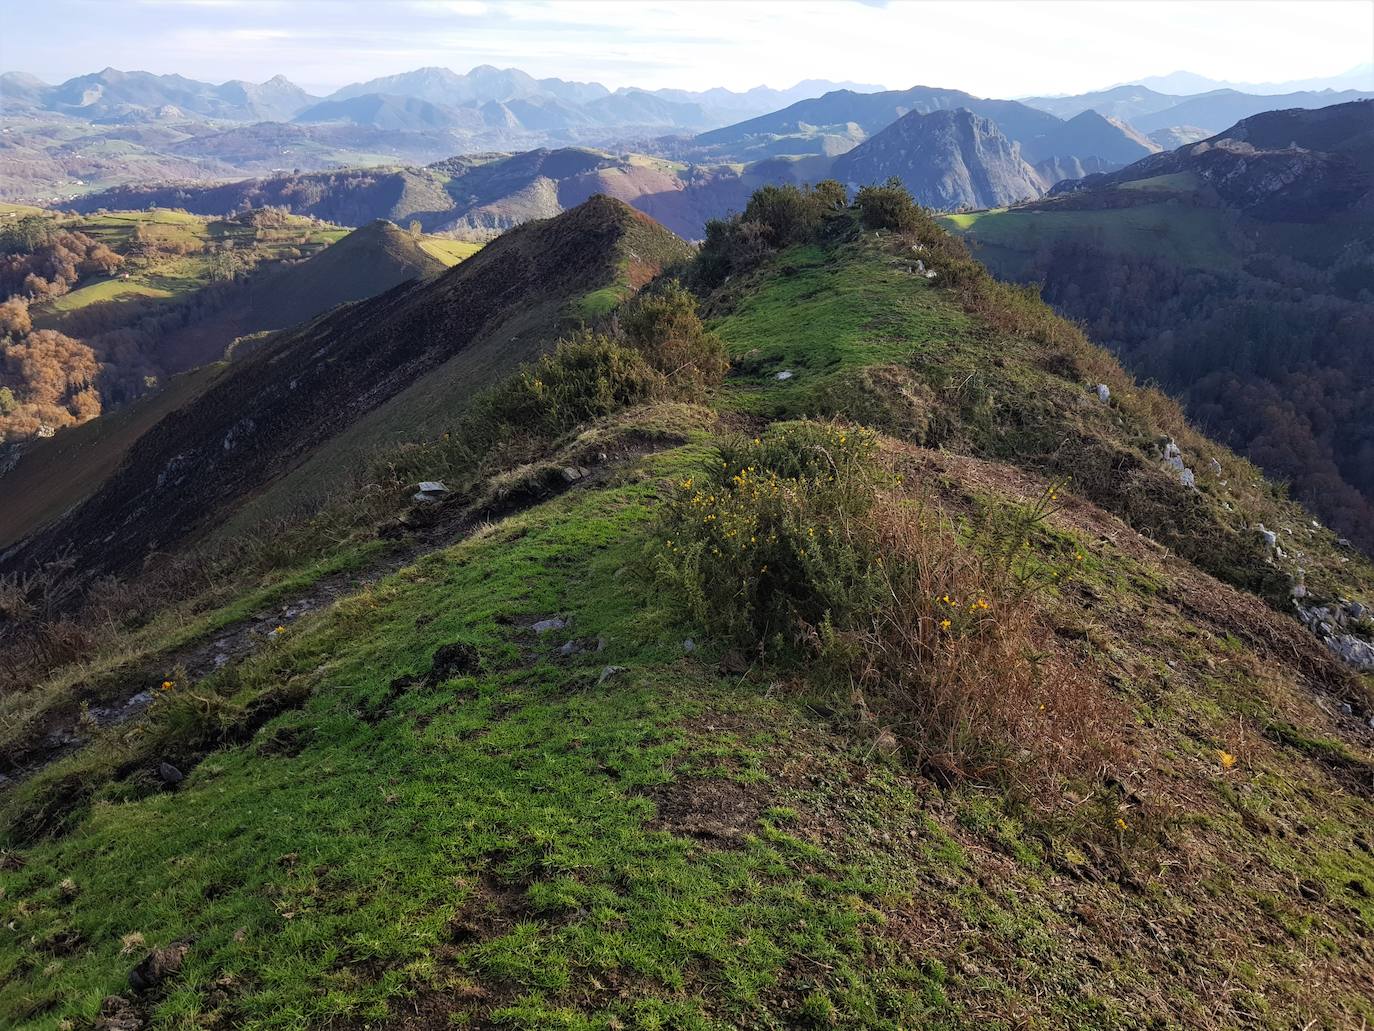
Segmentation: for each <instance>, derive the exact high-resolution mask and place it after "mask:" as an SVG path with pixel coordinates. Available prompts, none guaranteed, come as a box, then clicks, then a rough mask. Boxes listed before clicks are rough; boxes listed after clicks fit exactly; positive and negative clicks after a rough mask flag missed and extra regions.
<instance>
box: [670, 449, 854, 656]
mask: <svg viewBox="0 0 1374 1031" xmlns="http://www.w3.org/2000/svg"><path fill="white" fill-rule="evenodd" d="M874 447H875V443H874V438H873V435H872V434H870V433H867V432H866V431H861V430H854V429H850V428H847V427H842V426H839V425H833V424H816V423H779V424H777V425H775V426H773V427H770V428H769V429H768V430H767V431H766V432H765V433H764V434H763V435H762V436H761V437H758V438H754V439H752V440H750V439H747V438H739V439H737V440H734V441H731V442H729V443H727V444H726V445H725V446H723V447H722V448H721V449H720V451H719V455H718V457H717V458H715V459H714V460H713V462H712V465H711V468H710V469H709V471H708V472H707V473H705V474H704V475H702V476H692V477H687V478H686V479H684V480H682V481H681V482H680V483H679V484H678V494H677V497H676V498H675V499H674V501H673V503H672V505H671V507H670V511H669V514H668V516H667V529H666V531H665V534H664V538H663V540H662V541H661V542H660V545H659V550H658V554H657V562H656V566H657V571H658V578H659V582H660V584H661V585H662V586H664V587H665V588H666V589H667V590H668V592H669V593H670V594H671V595H672V596H673V597H674V598H676V599H677V600H678V601H679V602H680V603H681V604H683V605H684V606H685V608H686V610H687V611H688V613H690V615H691V617H692V618H693V619H694V620H696V621H697V622H699V623H700V624H701V625H702V626H704V627H706V628H707V629H708V630H710V631H711V632H713V633H716V634H719V635H720V636H722V637H725V638H728V639H730V640H731V641H732V642H733V643H735V644H737V645H739V646H741V647H745V648H749V649H753V650H762V651H765V652H768V653H770V654H772V655H774V656H775V657H776V656H782V655H784V654H786V653H787V652H788V650H789V649H791V648H792V647H793V646H794V645H795V643H796V641H797V640H798V639H799V638H800V637H801V636H804V635H807V634H814V633H815V629H816V628H817V627H818V626H820V625H821V624H822V623H823V622H825V621H827V620H845V619H848V618H849V617H850V615H851V614H852V613H853V612H854V611H856V610H857V609H859V608H861V607H863V606H865V605H867V604H868V603H869V602H870V581H869V576H870V566H871V564H872V555H873V546H872V541H871V540H870V533H869V530H868V528H867V525H866V521H865V516H866V514H867V512H868V510H869V508H870V507H871V505H872V504H873V497H874V491H875V488H876V486H877V483H876V477H877V476H878V469H877V467H876V465H875V464H874V463H873V460H872V456H873V451H874Z"/></svg>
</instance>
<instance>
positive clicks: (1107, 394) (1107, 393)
mask: <svg viewBox="0 0 1374 1031" xmlns="http://www.w3.org/2000/svg"><path fill="white" fill-rule="evenodd" d="M1097 399H1098V400H1099V401H1101V402H1102V403H1103V404H1104V405H1105V404H1106V403H1107V402H1109V401H1110V400H1111V399H1112V388H1111V387H1109V386H1107V384H1105V383H1099V384H1098V385H1097Z"/></svg>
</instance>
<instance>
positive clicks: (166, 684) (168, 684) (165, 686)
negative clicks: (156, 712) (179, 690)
mask: <svg viewBox="0 0 1374 1031" xmlns="http://www.w3.org/2000/svg"><path fill="white" fill-rule="evenodd" d="M176 686H177V685H176V681H174V680H164V681H163V682H162V690H164V691H170V690H171V689H172V688H174V687H176Z"/></svg>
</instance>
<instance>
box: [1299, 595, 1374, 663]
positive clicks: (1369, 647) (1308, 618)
mask: <svg viewBox="0 0 1374 1031" xmlns="http://www.w3.org/2000/svg"><path fill="white" fill-rule="evenodd" d="M1297 610H1298V618H1299V619H1301V620H1302V622H1303V624H1304V625H1305V626H1306V627H1307V628H1308V629H1309V630H1311V631H1312V632H1313V633H1315V634H1316V635H1317V636H1318V637H1320V638H1321V640H1322V643H1323V644H1325V645H1326V646H1327V647H1328V648H1330V649H1331V651H1333V652H1335V654H1336V656H1337V658H1339V659H1340V660H1341V661H1342V662H1344V663H1345V664H1346V665H1348V666H1351V667H1353V668H1354V669H1356V670H1358V671H1359V672H1361V673H1374V644H1371V643H1370V642H1368V641H1366V640H1364V639H1363V638H1360V637H1356V636H1355V635H1354V634H1349V633H1345V632H1344V630H1343V628H1344V626H1345V623H1346V620H1347V614H1346V610H1345V609H1343V608H1341V607H1340V606H1335V607H1331V606H1326V605H1322V606H1313V607H1311V608H1308V607H1306V606H1304V605H1298V606H1297Z"/></svg>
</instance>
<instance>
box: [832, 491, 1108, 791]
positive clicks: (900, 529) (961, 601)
mask: <svg viewBox="0 0 1374 1031" xmlns="http://www.w3.org/2000/svg"><path fill="white" fill-rule="evenodd" d="M872 517H873V520H874V523H875V529H876V533H877V538H878V542H879V552H878V554H879V558H878V564H877V577H878V581H879V584H880V585H881V590H882V593H883V596H884V598H883V604H881V605H880V606H878V607H877V608H876V609H875V610H874V611H873V612H872V613H871V614H870V615H869V616H868V617H866V619H865V620H864V621H862V622H861V623H860V624H858V625H857V627H856V628H855V629H853V630H850V631H848V632H843V633H840V634H838V635H837V637H838V642H839V643H840V645H841V649H840V651H841V653H842V654H843V655H844V656H845V657H846V659H847V662H848V668H849V673H850V676H851V681H852V684H853V686H854V691H855V699H854V701H855V705H856V708H857V709H858V710H859V712H860V718H861V719H876V720H877V721H878V722H879V723H881V724H883V725H885V726H886V728H887V730H888V731H889V732H890V733H891V734H893V735H894V736H895V738H896V740H897V743H898V744H899V745H900V746H901V747H902V748H903V749H904V750H906V751H908V752H909V753H911V755H912V757H913V759H914V760H915V761H916V762H917V763H918V764H919V765H920V767H921V768H922V769H923V770H924V771H925V772H927V773H928V774H929V775H931V776H932V777H934V778H936V779H937V780H940V781H943V782H946V783H948V782H951V781H954V780H980V781H981V780H992V781H998V782H1000V783H1003V784H1006V785H1008V786H1011V787H1017V788H1021V789H1024V790H1025V791H1026V792H1027V794H1030V795H1041V794H1046V793H1049V792H1053V791H1055V790H1057V789H1058V788H1061V787H1062V785H1063V783H1064V782H1065V781H1066V780H1069V779H1073V778H1078V777H1088V776H1092V775H1094V774H1095V773H1098V772H1100V771H1101V770H1102V769H1103V768H1104V767H1105V766H1108V765H1110V764H1111V763H1113V762H1115V761H1116V760H1118V759H1119V758H1120V755H1121V752H1122V747H1123V746H1122V744H1121V741H1120V738H1119V729H1118V728H1120V727H1121V726H1122V724H1123V723H1124V722H1125V717H1124V715H1123V710H1122V709H1121V706H1120V705H1119V703H1118V702H1117V701H1116V700H1115V699H1114V698H1113V697H1112V694H1111V692H1110V691H1109V690H1107V689H1106V688H1105V686H1104V685H1103V684H1101V683H1099V682H1098V681H1097V680H1096V679H1095V678H1094V677H1093V676H1092V675H1091V673H1090V672H1089V671H1088V670H1086V669H1085V668H1084V667H1083V666H1082V665H1081V664H1079V663H1076V662H1074V661H1073V660H1072V659H1071V657H1070V656H1069V655H1068V654H1066V652H1065V651H1064V650H1063V649H1061V648H1059V647H1058V646H1057V645H1056V638H1055V633H1054V626H1053V622H1052V621H1051V619H1050V616H1049V612H1048V608H1047V606H1046V604H1045V603H1044V601H1043V600H1042V598H1041V597H1040V591H1041V581H1040V579H1039V578H1038V577H1037V576H1036V575H1034V574H1033V573H1032V572H1030V571H1028V570H1027V569H1026V568H1025V567H1024V566H1023V565H1022V564H1021V563H1020V560H1018V559H1017V557H1016V556H1015V555H1013V554H1009V553H1008V552H1007V550H1005V549H1002V548H1001V547H1000V544H1001V543H1003V542H999V541H996V540H992V539H979V540H977V541H976V542H975V543H974V544H973V545H972V546H970V544H969V543H968V542H967V541H964V540H961V539H960V535H959V532H958V530H957V528H956V526H955V524H954V522H953V521H952V520H951V519H950V518H949V517H948V516H946V515H945V514H944V513H943V512H942V511H940V510H939V509H938V508H936V507H934V506H932V505H930V504H928V503H923V504H916V505H914V504H912V503H910V502H909V501H903V500H899V499H893V498H890V499H886V500H885V502H884V503H880V504H879V505H877V506H876V507H875V509H874V511H873V516H872Z"/></svg>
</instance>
